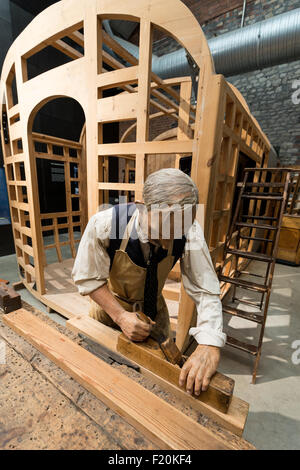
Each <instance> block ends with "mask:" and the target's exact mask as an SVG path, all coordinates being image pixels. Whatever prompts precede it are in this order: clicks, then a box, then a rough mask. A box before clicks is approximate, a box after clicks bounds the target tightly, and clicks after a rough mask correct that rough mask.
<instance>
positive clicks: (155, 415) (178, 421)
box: [4, 309, 252, 450]
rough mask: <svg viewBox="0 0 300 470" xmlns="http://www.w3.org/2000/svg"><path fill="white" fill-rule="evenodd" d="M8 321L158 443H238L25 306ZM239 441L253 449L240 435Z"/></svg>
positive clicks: (222, 446) (177, 446) (218, 446)
mask: <svg viewBox="0 0 300 470" xmlns="http://www.w3.org/2000/svg"><path fill="white" fill-rule="evenodd" d="M4 322H5V324H6V325H8V326H10V327H11V328H12V329H13V330H14V331H16V332H17V333H18V334H20V335H22V336H23V337H24V338H25V339H27V341H29V342H30V343H31V344H32V345H33V346H35V347H36V348H37V349H38V350H39V351H40V352H42V353H43V354H45V355H46V356H47V357H48V358H49V359H50V360H52V361H53V362H54V363H55V364H56V365H58V366H59V367H60V368H61V369H63V370H64V371H65V372H67V373H68V374H69V375H70V376H71V377H73V378H74V379H75V380H77V381H78V382H79V383H80V384H81V385H82V386H84V387H85V388H86V389H87V390H89V391H90V392H91V393H93V394H94V395H95V396H97V397H98V398H99V399H100V400H101V401H103V402H104V403H105V404H106V405H107V406H109V407H110V408H112V409H113V410H114V411H115V412H117V413H118V414H120V416H122V417H123V418H124V419H126V421H128V422H129V423H130V424H132V425H133V426H134V427H136V428H137V429H138V430H139V431H140V432H142V433H143V434H145V436H147V437H148V438H149V439H151V440H152V441H153V442H154V443H155V444H156V445H157V446H159V447H160V448H163V449H174V450H176V449H189V450H190V449H216V450H217V449H220V450H221V449H222V450H225V449H233V448H236V444H235V443H234V442H224V441H223V440H222V439H221V438H220V437H219V436H216V435H213V433H211V432H210V431H209V430H207V429H206V428H205V427H204V426H202V425H200V424H198V423H196V422H195V421H193V420H192V419H191V418H189V417H187V416H186V415H184V414H183V413H182V412H180V411H178V410H176V409H175V408H173V407H172V406H171V405H169V404H168V403H166V402H164V401H163V400H162V399H160V398H159V397H157V396H156V395H154V394H152V393H151V392H149V391H148V390H146V389H144V388H143V387H142V386H141V385H139V384H137V383H135V382H133V381H132V380H131V379H129V378H128V377H126V376H125V375H123V374H122V373H120V372H119V371H117V370H115V369H113V368H112V367H111V366H109V365H108V364H106V363H105V362H103V361H101V360H100V359H99V358H97V357H96V356H94V355H93V354H91V353H90V352H88V351H87V350H85V349H83V348H82V347H81V346H79V345H77V344H76V343H74V342H73V341H71V340H70V339H69V338H67V337H66V336H64V335H62V334H61V333H59V332H58V331H56V330H54V329H53V328H51V327H50V326H48V325H46V324H45V323H44V322H43V321H42V320H40V319H39V318H37V317H35V316H34V315H32V314H31V313H29V312H28V311H26V310H25V309H20V310H18V311H16V312H12V313H10V314H8V315H7V316H6V317H5V318H4ZM240 445H241V447H242V448H244V449H251V448H252V446H251V445H250V444H248V443H246V442H245V441H242V440H240Z"/></svg>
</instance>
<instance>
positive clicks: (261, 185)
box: [237, 182, 284, 188]
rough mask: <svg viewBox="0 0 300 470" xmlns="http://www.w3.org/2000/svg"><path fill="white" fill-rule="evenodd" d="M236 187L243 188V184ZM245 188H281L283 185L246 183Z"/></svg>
mask: <svg viewBox="0 0 300 470" xmlns="http://www.w3.org/2000/svg"><path fill="white" fill-rule="evenodd" d="M237 186H238V187H239V188H241V187H242V186H243V183H238V184H237ZM246 186H248V187H251V186H256V187H258V188H283V187H284V183H250V182H249V183H246Z"/></svg>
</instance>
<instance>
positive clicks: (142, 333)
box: [118, 311, 154, 341]
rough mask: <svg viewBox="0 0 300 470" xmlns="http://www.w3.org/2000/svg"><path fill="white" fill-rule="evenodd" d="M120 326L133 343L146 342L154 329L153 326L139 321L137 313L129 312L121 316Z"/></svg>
mask: <svg viewBox="0 0 300 470" xmlns="http://www.w3.org/2000/svg"><path fill="white" fill-rule="evenodd" d="M152 323H154V322H152ZM118 325H119V327H120V328H121V330H122V331H123V333H124V335H125V336H127V338H129V339H130V340H131V341H144V340H145V339H146V338H147V337H148V336H149V335H150V332H151V328H152V324H148V323H145V322H143V321H141V320H139V319H138V317H137V315H136V312H127V311H124V312H122V313H121V315H120V316H119V318H118Z"/></svg>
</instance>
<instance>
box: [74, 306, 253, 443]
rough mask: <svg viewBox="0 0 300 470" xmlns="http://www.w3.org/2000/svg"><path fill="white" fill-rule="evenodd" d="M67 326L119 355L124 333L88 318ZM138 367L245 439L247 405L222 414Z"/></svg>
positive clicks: (236, 401) (235, 403) (238, 402)
mask: <svg viewBox="0 0 300 470" xmlns="http://www.w3.org/2000/svg"><path fill="white" fill-rule="evenodd" d="M66 326H67V327H68V328H69V329H71V330H72V331H74V332H75V333H80V334H83V335H85V336H87V337H88V338H90V339H91V340H93V341H95V342H96V343H99V344H101V345H103V346H105V347H106V348H108V349H110V350H111V351H117V342H118V337H119V336H120V334H121V333H120V332H119V331H117V330H114V329H112V328H109V327H108V326H106V325H103V324H102V323H100V322H98V321H96V320H94V319H92V318H90V317H88V316H87V315H82V316H76V317H73V318H71V319H70V320H68V321H67V322H66ZM139 365H140V369H141V372H142V374H143V375H145V376H147V377H149V378H150V379H152V380H153V381H154V383H159V384H160V385H161V386H162V388H165V389H167V390H168V391H170V392H171V393H172V394H174V395H175V396H177V397H178V398H180V399H181V400H183V401H184V402H186V404H187V405H190V406H192V407H193V408H194V409H196V410H198V411H199V412H200V413H203V414H204V415H207V416H208V417H210V418H211V419H213V420H214V421H216V422H217V423H219V424H220V425H221V426H223V427H224V428H226V429H228V430H229V431H231V432H234V433H235V434H237V435H238V436H242V434H243V431H244V428H245V424H246V420H247V416H248V411H249V405H248V403H246V402H245V401H243V400H240V399H239V398H237V397H236V396H233V397H232V400H231V403H230V405H229V408H228V411H227V413H223V412H221V411H218V410H216V409H215V408H213V407H212V406H210V405H209V404H207V403H204V402H202V401H200V400H197V399H196V398H195V397H194V396H192V395H188V394H187V393H186V392H185V391H184V390H182V389H181V388H180V387H178V385H173V384H172V383H170V382H168V381H167V380H165V379H163V378H162V377H160V376H159V375H157V374H155V373H153V372H152V371H150V370H149V369H147V368H146V367H143V366H141V364H139Z"/></svg>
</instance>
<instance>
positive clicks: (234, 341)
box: [226, 336, 258, 356]
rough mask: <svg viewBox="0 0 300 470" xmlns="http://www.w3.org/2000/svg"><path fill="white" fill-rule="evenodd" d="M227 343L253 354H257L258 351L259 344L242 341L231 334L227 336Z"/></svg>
mask: <svg viewBox="0 0 300 470" xmlns="http://www.w3.org/2000/svg"><path fill="white" fill-rule="evenodd" d="M226 344H228V345H229V346H232V347H233V348H236V349H240V350H241V351H245V352H248V353H250V354H252V356H256V355H257V352H258V348H257V346H254V345H253V344H247V343H243V342H242V341H239V340H238V339H235V338H232V337H231V336H227V341H226Z"/></svg>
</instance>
